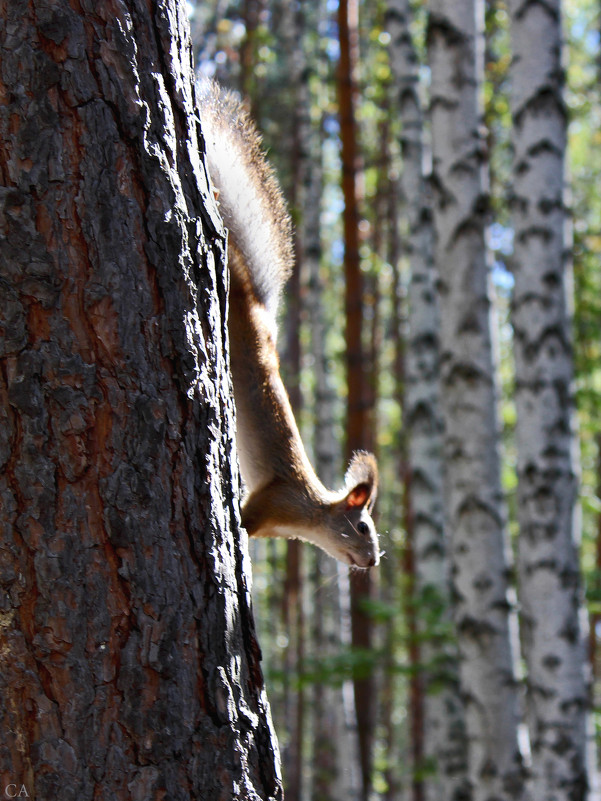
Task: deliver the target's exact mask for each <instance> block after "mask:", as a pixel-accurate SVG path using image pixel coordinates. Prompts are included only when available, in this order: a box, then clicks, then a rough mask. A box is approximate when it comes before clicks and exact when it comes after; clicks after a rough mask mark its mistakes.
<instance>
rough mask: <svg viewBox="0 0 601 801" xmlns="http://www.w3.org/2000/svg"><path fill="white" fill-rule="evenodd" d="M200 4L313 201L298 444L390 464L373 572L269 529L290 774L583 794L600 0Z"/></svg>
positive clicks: (295, 780)
mask: <svg viewBox="0 0 601 801" xmlns="http://www.w3.org/2000/svg"><path fill="white" fill-rule="evenodd" d="M188 5H189V8H190V19H191V25H192V33H193V41H194V47H195V56H196V58H197V64H198V69H199V72H200V73H201V74H205V75H210V76H213V77H215V78H217V79H218V80H219V81H220V82H221V83H222V84H223V85H225V86H229V87H232V88H234V89H237V90H238V91H239V92H240V93H241V94H242V95H243V97H244V98H245V99H246V102H247V103H248V105H249V108H250V110H251V113H252V115H253V117H254V118H255V120H256V121H257V124H258V126H259V128H260V130H261V131H262V132H263V134H264V143H265V146H266V149H267V150H268V153H269V158H270V160H271V162H272V163H273V164H274V166H275V168H276V170H277V172H278V175H279V177H280V180H281V183H282V185H283V187H284V190H285V193H286V195H287V198H288V201H289V205H290V210H291V213H292V216H293V219H294V222H295V225H296V249H297V265H296V270H295V272H294V275H293V277H292V279H291V281H290V284H289V287H288V292H287V297H286V301H285V303H286V306H285V308H284V309H283V314H282V325H281V335H280V346H281V354H282V368H283V371H284V375H285V380H286V384H287V387H288V389H289V393H290V395H291V400H292V403H293V406H294V408H295V409H296V413H297V418H298V419H299V421H300V424H301V429H302V433H303V438H304V441H305V443H306V445H307V447H308V450H309V452H310V453H311V454H312V458H313V461H314V464H315V465H316V467H317V471H318V473H319V474H320V476H321V478H322V480H323V481H324V483H325V484H326V485H328V486H332V487H335V486H338V485H339V484H340V483H341V481H342V477H343V471H344V463H345V460H346V458H348V455H349V454H350V452H352V450H354V449H357V448H365V449H369V450H373V451H374V452H375V453H376V455H377V457H378V460H379V465H380V473H381V484H380V493H379V498H378V503H377V507H376V513H377V523H378V528H379V531H380V532H381V547H382V550H383V551H384V552H385V553H384V556H383V559H382V563H381V566H380V568H379V569H378V570H373V571H370V572H365V573H364V572H351V573H350V574H349V572H348V569H347V568H345V567H342V566H341V565H337V564H335V563H334V562H333V560H331V559H329V558H328V557H326V556H324V555H323V554H322V553H321V552H318V551H317V550H316V549H314V548H311V547H308V546H303V545H299V543H294V542H291V543H286V542H283V541H282V542H280V541H263V542H253V543H252V554H253V573H254V599H255V616H256V620H257V625H258V628H259V633H260V642H261V646H262V649H263V657H264V661H263V666H264V670H265V673H266V680H267V689H268V694H269V699H270V702H271V707H272V713H273V717H274V722H275V726H276V730H277V732H278V736H279V740H280V747H281V749H282V756H283V765H284V780H285V787H286V798H287V799H288V801H308V800H309V799H311V800H312V801H326V799H327V801H338V799H345V801H346V800H348V801H354V799H357V801H359V800H360V801H367V799H374V798H379V799H380V798H381V799H389V800H390V801H393V800H394V801H398V800H399V799H406V800H407V801H409V800H411V801H430V800H431V801H446V799H449V801H451V799H454V800H455V801H467V799H470V798H473V799H485V798H495V799H501V798H503V799H504V798H507V799H510V798H511V799H521V798H530V797H531V798H536V799H557V801H559V799H566V801H568V799H569V800H570V801H577V799H584V798H585V797H593V796H594V795H595V793H594V792H593V791H594V787H595V776H596V768H595V762H596V751H597V750H598V745H599V732H598V731H595V728H596V729H597V730H598V729H599V714H598V710H599V706H598V705H599V702H600V698H601V686H600V681H601V677H600V676H599V667H600V666H599V646H598V641H597V640H598V630H599V626H600V623H601V498H600V495H601V419H600V416H599V414H598V410H599V408H601V364H600V359H599V351H600V347H601V328H600V325H601V271H600V269H599V265H600V258H601V192H600V190H599V187H600V186H601V147H600V145H601V128H600V125H599V123H600V117H601V89H600V86H601V80H600V79H601V52H600V48H599V31H600V25H601V9H600V6H599V3H598V2H597V0H565V5H564V7H563V8H562V9H560V7H559V2H558V0H555V1H553V0H551V2H545V3H542V2H541V3H536V2H531V3H529V2H524V3H520V2H516V1H515V0H512V2H510V3H509V5H508V4H507V3H506V2H504V1H503V0H499V1H498V2H494V0H493V1H491V2H487V4H486V6H484V4H483V3H481V2H480V0H462V2H460V1H459V0H432V2H431V3H430V5H429V6H427V5H425V4H422V3H415V4H414V5H410V4H409V2H408V0H377V1H376V2H366V1H365V0H339V2H336V0H314V2H307V0H304V1H303V2H295V0H279V1H278V2H273V1H272V0H239V1H238V2H235V1H234V0H213V1H211V0H204V2H201V3H198V4H194V3H191V2H189V4H188ZM589 623H590V625H589ZM591 710H592V714H591ZM587 786H589V787H590V788H591V794H590V796H587V792H588V791H587Z"/></svg>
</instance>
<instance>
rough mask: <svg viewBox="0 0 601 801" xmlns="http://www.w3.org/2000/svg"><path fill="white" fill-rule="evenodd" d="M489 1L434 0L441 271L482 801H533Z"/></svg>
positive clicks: (462, 599)
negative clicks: (494, 179)
mask: <svg viewBox="0 0 601 801" xmlns="http://www.w3.org/2000/svg"><path fill="white" fill-rule="evenodd" d="M478 3H479V0H475V1H474V0H431V4H430V20H429V28H428V52H429V60H430V67H431V71H432V89H431V115H432V150H433V170H432V172H433V176H432V177H433V190H434V221H435V228H436V235H437V240H436V248H435V258H436V266H437V268H438V271H439V275H440V290H441V337H440V342H441V354H440V359H441V388H442V389H441V392H442V395H441V400H442V411H443V417H444V423H445V433H444V451H445V468H446V475H445V505H446V519H447V522H448V525H449V527H450V535H451V548H452V551H451V552H452V570H453V589H454V595H455V622H456V627H457V637H458V645H459V651H460V678H461V690H462V694H463V696H464V700H465V709H466V727H467V736H468V776H469V781H470V784H471V790H472V792H473V798H474V799H475V801H478V800H479V799H482V801H484V799H490V798H492V797H494V798H495V799H498V801H501V800H502V799H506V801H510V800H511V801H516V800H518V799H521V798H522V797H523V769H522V763H521V758H520V751H519V747H518V739H517V726H518V697H517V687H516V683H515V678H514V676H515V674H514V664H513V656H512V645H513V644H512V642H511V640H510V625H509V613H510V605H509V602H508V585H507V572H508V557H507V546H506V533H505V528H504V509H503V499H502V495H501V481H500V465H499V451H498V448H499V432H498V423H497V416H496V401H497V392H496V374H495V360H494V356H493V345H492V325H491V299H490V288H489V275H488V269H487V262H486V249H485V239H484V229H485V214H486V207H487V197H486V189H485V181H484V170H483V165H484V162H485V154H484V152H483V143H482V139H481V115H480V108H479V94H478V91H479V84H480V81H481V76H482V71H483V64H482V63H481V58H480V55H481V52H482V48H481V47H480V42H479V37H480V36H481V30H478V28H479V24H477V19H478V17H481V16H482V7H481V5H479V4H478Z"/></svg>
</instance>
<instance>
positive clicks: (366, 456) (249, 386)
mask: <svg viewBox="0 0 601 801" xmlns="http://www.w3.org/2000/svg"><path fill="white" fill-rule="evenodd" d="M197 89H198V100H199V114H200V121H201V130H202V133H203V138H204V143H205V156H206V164H207V168H208V172H209V176H210V179H211V183H212V185H213V188H214V192H215V197H216V198H217V199H218V203H219V208H220V212H221V215H222V218H223V221H224V224H225V226H226V228H227V229H228V244H227V260H228V265H229V271H230V293H229V312H228V336H229V344H230V364H231V374H232V383H233V388H234V402H235V407H236V441H237V447H238V458H239V462H240V471H241V474H242V479H243V482H244V485H245V496H244V498H243V501H242V524H243V526H244V527H245V528H246V530H247V532H248V534H249V536H255V537H286V538H289V539H301V540H305V541H308V542H311V543H313V544H315V545H317V546H319V547H320V548H322V549H323V550H324V551H325V552H326V553H328V554H330V555H331V556H333V557H335V558H337V559H339V560H340V561H342V562H345V563H346V564H348V565H354V566H357V567H361V568H367V567H373V566H375V565H377V564H378V563H379V558H380V554H379V546H378V535H377V533H376V529H375V526H374V523H373V520H372V518H371V511H372V509H373V505H374V502H375V499H376V493H377V488H378V468H377V464H376V460H375V458H374V456H373V455H372V454H370V453H366V452H364V451H358V452H356V453H355V454H354V455H353V457H352V459H351V461H350V464H349V467H348V469H347V472H346V475H345V480H344V487H343V489H341V490H339V491H337V492H333V491H330V490H328V489H326V488H325V487H324V486H323V484H322V483H321V481H320V480H319V479H318V477H317V475H316V473H315V471H314V469H313V467H312V465H311V463H310V461H309V458H308V456H307V454H306V452H305V448H304V446H303V443H302V440H301V436H300V433H299V430H298V427H297V424H296V420H295V418H294V414H293V411H292V408H291V405H290V401H289V399H288V395H287V393H286V390H285V388H284V384H283V382H282V378H281V376H280V371H279V359H278V352H277V347H276V338H277V311H278V304H279V300H280V296H281V294H282V289H283V287H284V284H285V282H286V279H287V278H288V275H289V274H290V271H291V269H292V263H293V245H292V235H291V232H292V225H291V220H290V217H289V214H288V211H287V208H286V203H285V201H284V197H283V194H282V191H281V189H280V186H279V184H278V181H277V179H276V177H275V173H274V171H273V169H272V167H271V166H270V165H269V164H268V162H267V160H266V157H265V155H264V153H263V150H262V144H261V137H260V134H259V133H258V131H257V129H256V127H255V125H254V123H253V122H252V120H251V119H250V116H249V114H248V113H247V111H246V110H245V109H244V107H243V105H242V103H241V101H240V100H239V98H238V97H237V96H236V95H235V94H233V93H231V92H227V91H224V90H223V89H222V88H221V87H220V86H219V85H218V84H216V83H215V82H213V81H209V80H202V81H200V82H199V84H198V86H197Z"/></svg>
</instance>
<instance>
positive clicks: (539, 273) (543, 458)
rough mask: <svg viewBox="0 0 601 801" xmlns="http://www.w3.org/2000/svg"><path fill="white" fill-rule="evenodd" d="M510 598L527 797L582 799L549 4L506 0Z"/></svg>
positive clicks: (568, 398)
mask: <svg viewBox="0 0 601 801" xmlns="http://www.w3.org/2000/svg"><path fill="white" fill-rule="evenodd" d="M509 9H510V14H511V40H512V49H513V61H512V65H511V72H510V78H511V85H512V94H511V110H512V115H513V146H514V166H513V191H512V195H511V201H512V210H513V226H514V236H515V238H514V253H513V258H512V267H513V274H514V278H515V286H514V292H513V302H512V315H511V320H512V324H513V329H514V352H515V371H516V394H515V398H516V409H517V448H518V520H519V526H520V537H519V548H518V576H519V593H520V602H521V609H522V617H521V633H522V647H523V653H524V658H525V661H526V666H527V671H528V679H527V709H528V724H529V729H530V738H531V750H532V795H533V799H534V801H543V799H545V800H546V799H553V801H568V799H569V800H570V801H576V799H583V798H585V797H586V792H587V789H586V788H587V769H586V758H585V751H586V715H587V709H588V703H587V686H586V680H585V675H584V666H585V663H586V659H585V651H586V649H585V645H584V637H583V627H582V625H581V623H580V610H581V601H582V598H581V586H580V575H579V563H578V547H577V542H576V535H577V525H576V524H575V514H574V511H575V501H576V484H577V479H576V469H577V467H576V459H577V457H576V456H575V437H574V431H573V427H572V419H571V417H572V387H571V382H572V377H573V365H572V348H571V335H570V324H569V318H568V311H567V280H566V248H565V242H564V225H565V205H564V153H565V146H566V112H565V107H564V102H563V97H562V83H563V75H562V67H561V14H560V0H551V1H550V2H548V3H545V4H539V3H533V2H529V0H526V2H523V0H511V1H510V3H509Z"/></svg>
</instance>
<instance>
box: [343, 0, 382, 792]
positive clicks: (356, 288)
mask: <svg viewBox="0 0 601 801" xmlns="http://www.w3.org/2000/svg"><path fill="white" fill-rule="evenodd" d="M358 23H359V5H358V0H339V3H338V38H339V42H340V60H339V63H338V102H339V115H340V138H341V147H342V193H343V196H344V215H343V230H344V278H345V320H346V323H345V341H346V375H347V390H348V396H347V418H346V450H347V457H350V455H351V453H352V452H353V451H355V450H358V449H371V447H372V442H371V441H370V440H368V437H369V436H370V434H369V432H370V423H371V421H370V419H369V415H368V414H367V404H366V402H365V400H366V399H365V379H366V370H365V360H364V353H363V347H362V331H363V281H362V276H361V265H360V259H359V190H358V173H359V156H358V150H357V123H356V109H355V107H356V94H357V81H356V71H357V59H358V45H359V41H358V35H359V32H358ZM350 584H351V620H352V642H353V647H354V648H357V649H361V650H369V649H370V648H371V642H372V637H371V630H372V622H371V620H370V619H369V617H368V615H367V614H366V613H365V609H364V605H365V604H364V601H365V600H369V599H370V598H371V597H372V593H373V580H372V577H371V574H370V572H369V571H360V572H359V571H356V572H353V573H352V574H351V575H350ZM354 695H355V708H356V715H357V727H358V733H359V748H360V764H361V776H362V786H363V800H364V801H367V798H368V796H369V793H370V789H371V769H372V750H373V733H374V725H375V721H374V714H373V713H374V710H375V703H374V699H375V693H374V679H373V676H366V677H361V678H356V679H355V680H354Z"/></svg>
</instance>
